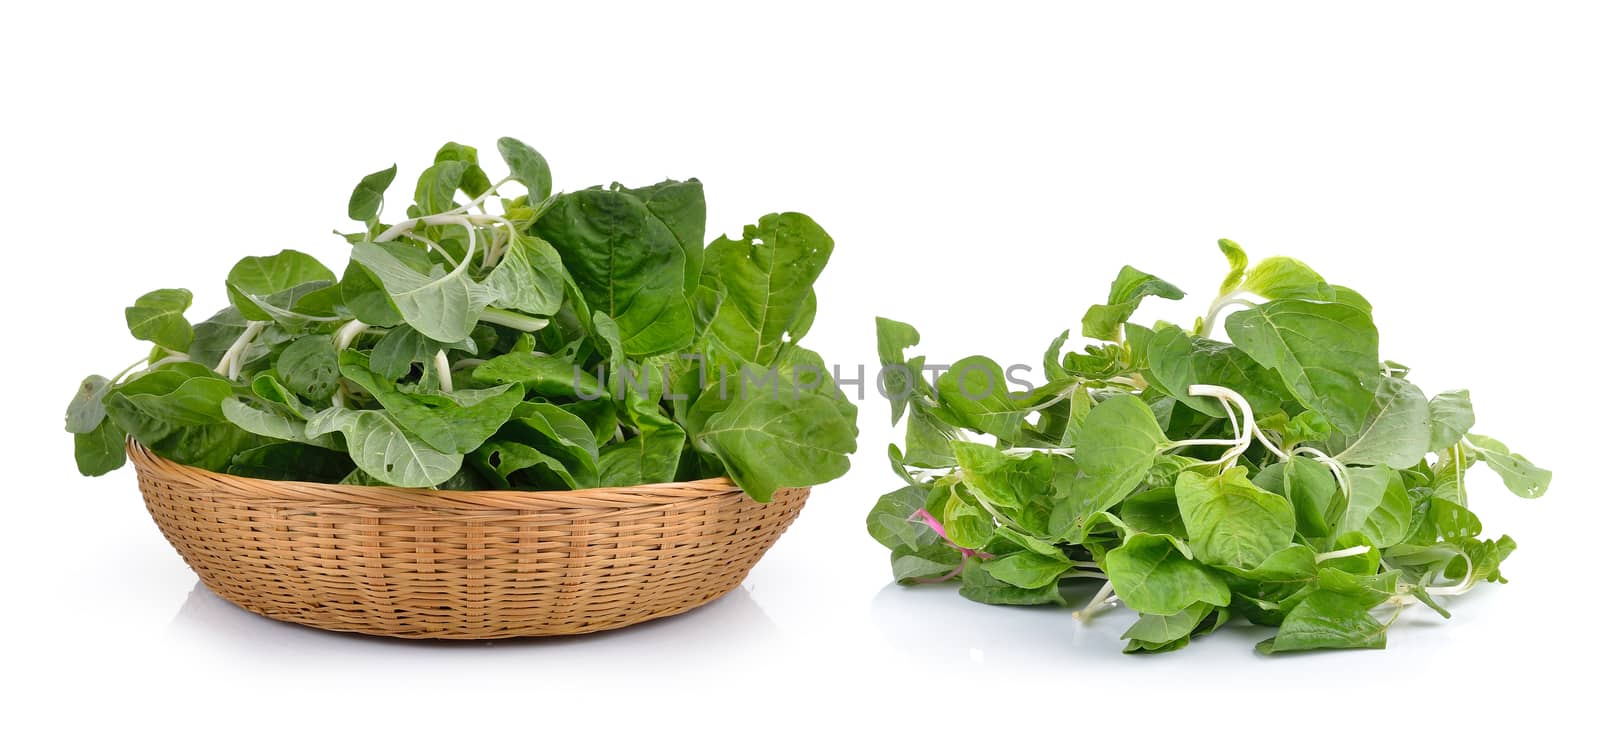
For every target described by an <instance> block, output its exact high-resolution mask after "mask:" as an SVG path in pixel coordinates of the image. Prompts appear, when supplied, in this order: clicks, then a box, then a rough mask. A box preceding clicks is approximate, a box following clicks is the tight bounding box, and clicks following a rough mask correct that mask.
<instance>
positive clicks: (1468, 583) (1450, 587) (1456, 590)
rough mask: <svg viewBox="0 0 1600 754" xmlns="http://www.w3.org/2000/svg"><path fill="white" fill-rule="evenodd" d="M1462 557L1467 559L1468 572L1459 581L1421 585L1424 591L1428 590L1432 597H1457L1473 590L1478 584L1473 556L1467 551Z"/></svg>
mask: <svg viewBox="0 0 1600 754" xmlns="http://www.w3.org/2000/svg"><path fill="white" fill-rule="evenodd" d="M1461 557H1462V558H1464V559H1465V560H1466V561H1467V570H1466V573H1463V574H1462V575H1461V580H1460V581H1457V582H1456V583H1454V584H1446V585H1444V586H1424V587H1421V588H1422V589H1423V590H1424V591H1426V592H1427V593H1428V596H1430V597H1455V596H1458V595H1462V594H1466V593H1467V592H1470V591H1472V588H1473V587H1475V586H1477V585H1478V581H1477V579H1474V578H1473V577H1472V556H1471V555H1468V554H1466V553H1465V552H1463V553H1461Z"/></svg>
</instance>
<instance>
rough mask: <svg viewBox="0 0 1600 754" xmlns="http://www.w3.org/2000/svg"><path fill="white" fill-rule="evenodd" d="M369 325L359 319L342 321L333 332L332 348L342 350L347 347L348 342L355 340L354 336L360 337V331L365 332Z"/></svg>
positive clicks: (348, 345)
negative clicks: (340, 325) (341, 324)
mask: <svg viewBox="0 0 1600 754" xmlns="http://www.w3.org/2000/svg"><path fill="white" fill-rule="evenodd" d="M369 327H371V325H368V324H367V323H365V322H362V321H361V320H359V319H352V320H350V321H349V322H346V323H344V326H342V327H340V328H339V329H338V330H337V331H336V332H334V334H333V350H335V351H343V350H345V349H346V348H349V347H350V344H351V343H354V342H356V338H359V337H361V333H364V332H366V331H367V328H369Z"/></svg>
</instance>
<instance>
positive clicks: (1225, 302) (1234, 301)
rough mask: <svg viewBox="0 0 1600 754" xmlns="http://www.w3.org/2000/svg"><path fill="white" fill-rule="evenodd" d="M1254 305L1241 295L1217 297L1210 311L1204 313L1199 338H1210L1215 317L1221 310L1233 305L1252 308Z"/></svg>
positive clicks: (1215, 321) (1215, 320) (1214, 324)
mask: <svg viewBox="0 0 1600 754" xmlns="http://www.w3.org/2000/svg"><path fill="white" fill-rule="evenodd" d="M1254 304H1255V302H1254V301H1251V300H1250V299H1249V298H1246V297H1245V296H1242V295H1236V294H1230V295H1227V296H1218V297H1217V300H1216V301H1213V302H1211V310H1210V311H1208V312H1206V318H1205V322H1204V323H1203V324H1201V326H1200V332H1199V335H1200V337H1202V338H1207V337H1210V336H1211V329H1212V328H1213V327H1215V326H1216V324H1217V317H1218V316H1219V315H1221V314H1222V310H1224V309H1226V308H1228V307H1230V306H1234V305H1239V306H1253V305H1254Z"/></svg>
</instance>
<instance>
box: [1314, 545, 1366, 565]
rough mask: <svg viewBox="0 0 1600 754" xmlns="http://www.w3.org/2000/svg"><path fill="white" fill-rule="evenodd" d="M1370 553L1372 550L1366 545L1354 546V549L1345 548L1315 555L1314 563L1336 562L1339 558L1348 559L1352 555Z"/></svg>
mask: <svg viewBox="0 0 1600 754" xmlns="http://www.w3.org/2000/svg"><path fill="white" fill-rule="evenodd" d="M1371 551H1372V548H1371V547H1368V546H1367V545H1356V546H1354V547H1346V548H1344V549H1343V550H1334V551H1333V552H1322V553H1317V557H1316V562H1318V563H1321V562H1323V561H1325V560H1338V559H1339V558H1348V557H1350V556H1352V555H1365V554H1367V553H1368V552H1371Z"/></svg>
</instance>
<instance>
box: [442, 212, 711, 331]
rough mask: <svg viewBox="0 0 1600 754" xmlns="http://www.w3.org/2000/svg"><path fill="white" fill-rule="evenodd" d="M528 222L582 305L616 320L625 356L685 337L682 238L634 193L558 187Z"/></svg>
mask: <svg viewBox="0 0 1600 754" xmlns="http://www.w3.org/2000/svg"><path fill="white" fill-rule="evenodd" d="M535 230H536V231H537V232H538V233H539V235H540V236H541V237H543V238H544V239H546V240H548V241H549V242H550V244H551V245H552V246H554V247H555V248H556V250H557V251H558V252H560V254H561V259H562V262H563V263H565V264H566V267H567V270H568V272H570V273H571V275H572V279H573V281H574V283H575V284H576V286H577V288H578V291H579V292H580V293H581V294H582V296H583V298H584V300H585V301H586V302H587V303H588V305H589V307H590V308H592V309H593V310H595V311H599V312H604V313H605V314H606V315H607V316H609V317H611V319H612V320H614V321H615V322H616V323H617V327H618V329H619V331H620V333H621V337H622V344H623V347H624V349H625V351H626V353H627V354H628V355H629V356H649V355H652V354H658V353H666V352H669V351H673V350H676V349H680V348H685V347H687V346H688V345H689V344H690V343H691V342H693V340H694V336H695V326H694V317H693V316H692V315H691V313H690V310H689V299H688V297H687V296H686V295H685V293H684V290H683V288H684V286H683V280H684V276H685V273H684V264H685V254H684V249H683V246H682V244H681V243H680V242H679V240H678V238H677V237H676V236H675V235H673V232H672V230H671V229H670V228H669V227H668V226H667V225H666V224H665V223H663V222H661V221H660V220H659V219H657V218H656V217H655V216H654V215H652V214H651V212H650V210H649V208H648V207H646V206H645V202H644V201H642V200H640V199H639V198H638V197H637V196H635V195H633V194H632V193H628V192H625V191H620V190H612V189H600V188H593V189H585V190H583V191H578V192H574V193H571V194H563V195H562V196H560V197H559V198H558V199H556V201H555V204H554V205H553V206H552V207H551V208H550V210H549V211H548V212H546V213H545V214H544V216H543V217H541V218H539V222H538V224H537V225H536V226H535ZM417 329H419V330H421V329H422V328H417Z"/></svg>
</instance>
